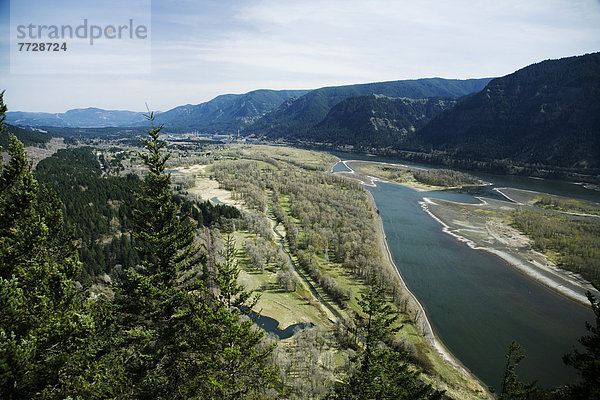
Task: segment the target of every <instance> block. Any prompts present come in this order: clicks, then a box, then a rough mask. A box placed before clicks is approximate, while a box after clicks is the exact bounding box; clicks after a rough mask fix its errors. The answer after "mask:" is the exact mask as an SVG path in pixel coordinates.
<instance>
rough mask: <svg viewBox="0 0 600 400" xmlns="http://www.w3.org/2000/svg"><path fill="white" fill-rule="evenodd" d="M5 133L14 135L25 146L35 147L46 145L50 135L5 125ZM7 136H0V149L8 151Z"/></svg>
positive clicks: (50, 137)
mask: <svg viewBox="0 0 600 400" xmlns="http://www.w3.org/2000/svg"><path fill="white" fill-rule="evenodd" d="M6 131H7V132H10V133H12V134H13V135H15V136H16V137H17V138H18V139H19V140H20V141H21V142H22V143H23V144H24V145H25V146H37V145H40V144H44V143H48V142H49V141H50V139H52V135H50V134H48V133H45V132H40V131H36V130H32V129H24V128H20V127H18V126H13V125H9V124H6ZM8 145H9V140H8V135H0V147H2V148H3V149H4V150H6V149H8Z"/></svg>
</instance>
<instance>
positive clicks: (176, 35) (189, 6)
mask: <svg viewBox="0 0 600 400" xmlns="http://www.w3.org/2000/svg"><path fill="white" fill-rule="evenodd" d="M11 2H12V4H11ZM98 5H102V7H99V6H98ZM84 19H87V20H88V22H89V24H97V25H98V26H99V27H100V28H99V29H104V28H106V29H109V31H110V32H113V31H111V30H110V29H112V28H111V26H113V25H114V26H119V25H120V24H126V23H127V22H128V21H129V20H132V21H134V22H135V23H136V24H140V25H144V26H145V28H146V29H147V34H146V37H145V38H139V37H138V38H137V39H136V38H124V39H118V40H117V39H108V38H105V37H103V38H98V39H97V40H96V42H95V43H94V44H93V45H90V44H89V43H88V41H89V38H85V39H75V40H72V38H67V39H61V40H54V41H57V42H60V43H62V42H63V41H66V42H67V43H68V46H69V47H68V50H66V51H64V52H62V53H61V52H60V51H59V52H56V53H45V54H43V53H33V52H23V51H21V52H18V49H17V46H18V42H21V41H29V42H35V41H36V40H35V39H32V38H30V37H27V38H26V39H20V38H17V32H18V31H17V30H16V27H17V26H18V24H25V23H33V24H35V25H36V26H41V25H51V24H54V25H56V26H62V25H65V24H70V25H72V26H73V27H75V26H77V24H82V22H83V21H84ZM132 26H133V25H132ZM132 30H133V29H132ZM126 32H127V30H126ZM37 41H40V40H39V39H38V40H37ZM597 51H600V0H526V1H524V0H445V1H430V0H421V1H414V0H411V1H405V0H370V1H367V0H243V1H242V0H220V1H198V0H129V1H127V2H124V1H117V0H105V1H103V2H99V1H97V0H94V1H92V0H77V1H74V0H53V1H47V0H10V1H9V0H0V89H5V90H6V93H5V98H4V100H5V102H6V103H7V105H8V108H9V110H12V111H17V110H18V111H43V112H64V111H66V110H69V109H73V108H85V107H99V108H104V109H111V110H115V109H126V110H132V111H145V107H146V106H145V104H146V103H147V104H148V105H149V107H150V108H151V109H152V110H162V111H165V110H168V109H170V108H173V107H176V106H178V105H182V104H198V103H202V102H205V101H208V100H210V99H212V98H214V97H215V96H217V95H220V94H225V93H245V92H248V91H251V90H255V89H312V88H318V87H323V86H335V85H343V84H354V83H365V82H376V81H389V80H400V79H417V78H427V77H442V78H459V79H466V78H481V77H496V76H503V75H506V74H509V73H511V72H514V71H516V70H517V69H520V68H522V67H525V66H527V65H529V64H532V63H536V62H540V61H543V60H546V59H556V58H561V57H568V56H574V55H581V54H586V53H592V52H597Z"/></svg>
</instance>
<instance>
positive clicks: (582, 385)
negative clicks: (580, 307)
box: [563, 291, 600, 399]
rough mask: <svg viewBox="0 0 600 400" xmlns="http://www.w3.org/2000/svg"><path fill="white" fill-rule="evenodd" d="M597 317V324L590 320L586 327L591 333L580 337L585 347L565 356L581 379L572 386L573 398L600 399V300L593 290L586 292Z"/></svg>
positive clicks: (565, 360)
mask: <svg viewBox="0 0 600 400" xmlns="http://www.w3.org/2000/svg"><path fill="white" fill-rule="evenodd" d="M586 295H587V298H588V300H589V301H590V303H591V305H592V311H593V312H594V316H595V318H596V321H595V326H594V325H592V324H590V323H589V322H586V323H585V328H586V329H587V330H588V332H589V333H590V334H589V335H585V336H582V337H581V338H580V339H579V343H581V344H582V345H583V347H584V349H585V351H580V350H577V349H574V350H573V353H571V354H567V355H565V356H564V357H563V361H564V362H565V363H566V364H567V365H571V366H573V367H574V368H576V369H577V370H578V371H579V376H580V377H581V381H580V382H578V383H577V384H574V385H572V386H571V387H570V389H571V395H572V398H573V399H600V301H599V300H598V299H596V298H595V297H594V295H593V294H592V293H591V292H589V291H588V292H587V293H586Z"/></svg>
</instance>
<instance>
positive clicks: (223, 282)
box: [215, 235, 258, 311]
mask: <svg viewBox="0 0 600 400" xmlns="http://www.w3.org/2000/svg"><path fill="white" fill-rule="evenodd" d="M221 257H223V262H222V263H217V271H216V273H217V276H216V278H215V281H216V282H217V285H218V287H219V295H218V300H220V301H221V302H222V303H223V305H225V306H226V307H227V308H231V307H235V308H237V309H243V310H249V309H252V307H254V306H255V305H256V302H257V301H258V296H254V297H252V292H249V291H247V290H246V289H245V287H244V286H242V285H240V284H239V283H238V281H237V279H238V276H239V275H240V269H239V267H238V264H237V250H236V248H235V240H234V238H233V236H232V235H227V236H226V237H225V246H224V248H223V250H222V251H221ZM243 310H242V311H243Z"/></svg>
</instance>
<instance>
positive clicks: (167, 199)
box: [115, 113, 277, 399]
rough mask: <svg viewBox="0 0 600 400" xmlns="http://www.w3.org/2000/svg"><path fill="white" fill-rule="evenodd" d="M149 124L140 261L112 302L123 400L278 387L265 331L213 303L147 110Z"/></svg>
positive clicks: (247, 393)
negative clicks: (117, 330)
mask: <svg viewBox="0 0 600 400" xmlns="http://www.w3.org/2000/svg"><path fill="white" fill-rule="evenodd" d="M149 119H150V122H151V125H152V128H151V129H149V130H147V133H148V135H149V139H147V140H143V143H144V146H145V149H146V152H145V153H143V154H141V157H142V159H143V160H144V163H145V164H146V166H147V167H148V170H149V171H148V175H147V177H146V180H145V183H144V185H143V189H142V193H141V194H139V195H138V205H137V206H136V210H135V216H136V222H137V224H136V228H135V230H134V232H133V236H134V238H135V239H136V243H137V244H138V246H139V248H138V251H139V254H140V258H141V260H142V261H141V265H139V266H138V267H136V268H130V269H129V270H128V271H127V273H126V278H125V279H124V281H123V283H122V284H121V287H120V288H119V289H118V291H117V294H116V297H115V300H116V303H117V307H118V309H119V314H120V317H119V321H118V323H119V324H120V329H121V330H122V334H121V339H120V341H119V342H118V343H116V346H117V347H118V348H120V350H118V352H119V353H120V354H121V355H122V358H123V359H124V360H125V375H126V376H127V377H128V380H129V382H128V383H127V385H128V387H129V389H128V392H127V396H131V397H135V398H140V399H144V398H148V399H150V398H152V399H156V398H165V399H166V398H168V399H189V398H252V397H257V396H259V394H260V393H263V392H264V391H265V389H267V388H268V387H272V386H273V385H274V384H275V383H276V382H277V376H276V374H275V373H274V372H273V371H272V369H271V367H270V366H269V364H268V362H267V358H268V356H269V354H270V352H271V349H270V348H269V347H264V348H263V347H261V345H260V344H261V341H262V336H263V334H262V332H260V331H255V330H253V328H252V323H251V322H250V321H246V322H241V321H240V315H239V313H238V312H237V311H235V310H231V309H230V308H229V307H228V306H226V305H225V304H223V303H221V302H219V301H216V302H215V301H211V299H210V295H209V293H208V290H207V287H206V284H205V281H206V278H207V277H206V276H204V275H203V274H202V271H203V268H202V262H203V261H204V253H203V252H202V251H201V248H200V247H199V246H198V245H196V243H195V237H194V227H193V225H192V224H190V223H189V218H188V216H187V215H182V214H181V212H180V208H179V206H178V205H177V204H176V203H175V201H174V199H173V195H172V192H171V189H170V183H171V178H170V174H168V173H166V171H165V165H166V162H167V160H168V158H169V154H162V150H163V148H164V147H165V143H164V141H161V140H160V139H159V135H160V131H161V129H162V126H156V125H155V124H154V117H153V114H152V113H150V114H149ZM232 293H233V292H229V294H232ZM230 300H231V297H230V298H229V300H228V302H227V305H229V302H230ZM115 358H118V357H115Z"/></svg>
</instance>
